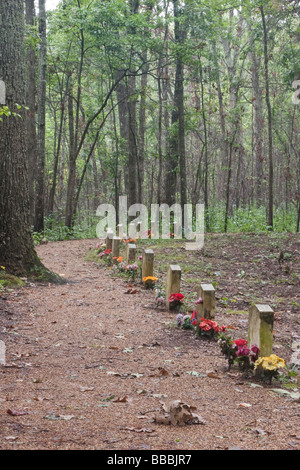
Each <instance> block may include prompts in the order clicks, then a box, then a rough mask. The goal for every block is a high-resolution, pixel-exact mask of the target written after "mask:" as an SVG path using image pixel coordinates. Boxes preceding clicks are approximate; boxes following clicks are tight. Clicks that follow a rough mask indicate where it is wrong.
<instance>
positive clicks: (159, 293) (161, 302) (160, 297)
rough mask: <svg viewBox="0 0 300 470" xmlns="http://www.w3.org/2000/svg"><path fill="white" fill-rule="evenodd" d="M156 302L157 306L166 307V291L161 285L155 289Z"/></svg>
mask: <svg viewBox="0 0 300 470" xmlns="http://www.w3.org/2000/svg"><path fill="white" fill-rule="evenodd" d="M155 302H156V308H158V307H165V305H166V298H165V295H164V291H163V290H162V288H161V287H157V288H156V289H155Z"/></svg>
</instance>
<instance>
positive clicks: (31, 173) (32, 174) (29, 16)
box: [25, 0, 37, 224]
mask: <svg viewBox="0 0 300 470" xmlns="http://www.w3.org/2000/svg"><path fill="white" fill-rule="evenodd" d="M25 6H26V24H27V27H29V28H33V27H34V26H35V22H36V16H35V7H34V0H26V2H25ZM26 62H27V70H26V72H27V74H26V107H27V108H28V110H27V111H26V119H25V123H26V154H27V161H28V184H29V186H28V191H29V210H30V222H31V223H32V224H33V223H34V214H35V179H36V164H37V161H36V160H37V159H36V156H37V135H36V98H37V90H36V71H37V57H36V53H35V49H34V47H33V45H32V44H29V45H28V49H27V54H26Z"/></svg>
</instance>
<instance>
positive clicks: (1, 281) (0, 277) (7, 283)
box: [0, 271, 24, 289]
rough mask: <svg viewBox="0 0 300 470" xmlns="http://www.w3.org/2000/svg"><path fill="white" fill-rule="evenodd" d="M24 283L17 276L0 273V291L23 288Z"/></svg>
mask: <svg viewBox="0 0 300 470" xmlns="http://www.w3.org/2000/svg"><path fill="white" fill-rule="evenodd" d="M23 286H24V281H23V280H22V279H20V278H19V277H17V276H14V275H12V274H9V273H6V272H4V271H0V289H1V288H2V289H3V288H6V289H16V288H17V287H23Z"/></svg>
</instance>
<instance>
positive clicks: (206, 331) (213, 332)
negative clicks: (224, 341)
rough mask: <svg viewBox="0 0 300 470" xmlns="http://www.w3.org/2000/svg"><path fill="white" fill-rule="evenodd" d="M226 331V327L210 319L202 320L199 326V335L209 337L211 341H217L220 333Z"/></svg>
mask: <svg viewBox="0 0 300 470" xmlns="http://www.w3.org/2000/svg"><path fill="white" fill-rule="evenodd" d="M225 330H226V326H220V325H218V323H217V322H216V321H214V320H210V319H209V318H200V322H199V325H198V326H197V334H198V335H200V336H207V337H208V338H209V339H215V338H216V337H217V335H218V334H219V333H222V332H224V331H225Z"/></svg>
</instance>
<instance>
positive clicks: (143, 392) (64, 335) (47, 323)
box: [0, 234, 300, 451]
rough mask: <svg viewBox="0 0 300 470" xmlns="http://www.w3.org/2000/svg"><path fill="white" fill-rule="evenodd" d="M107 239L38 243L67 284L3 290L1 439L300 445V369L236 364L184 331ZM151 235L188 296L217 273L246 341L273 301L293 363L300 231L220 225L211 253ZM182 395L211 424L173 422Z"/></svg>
mask: <svg viewBox="0 0 300 470" xmlns="http://www.w3.org/2000/svg"><path fill="white" fill-rule="evenodd" d="M96 243H97V240H74V241H62V242H55V243H47V244H44V245H40V246H38V247H37V251H38V254H39V256H40V257H41V259H42V261H43V263H44V265H45V266H46V267H47V268H50V269H51V270H53V271H55V272H56V273H58V274H60V275H61V276H63V277H64V278H65V279H66V281H67V282H66V283H65V284H63V285H55V284H43V283H34V284H33V283H31V282H26V284H25V287H22V288H19V289H15V290H11V291H6V292H2V294H1V293H0V340H2V341H3V342H4V343H5V345H6V364H5V365H0V449H2V450H10V449H17V450H33V449H35V450H39V449H41V450H46V449H49V450H65V449H66V450H69V449H79V450H94V449H98V450H115V451H117V450H132V451H133V450H150V451H151V450H166V451H172V450H173V451H174V450H181V449H184V450H228V449H229V450H231V449H241V450H296V449H300V431H299V422H300V401H299V393H298V394H297V392H299V388H300V381H299V369H298V373H297V375H294V376H293V377H291V378H290V377H288V376H286V378H285V380H281V381H275V382H272V383H271V384H268V383H265V382H262V381H259V380H258V379H257V378H255V377H252V376H250V377H248V378H245V377H244V376H243V375H242V374H241V373H240V372H239V370H238V369H236V368H235V367H233V368H232V369H231V371H228V367H227V362H226V360H225V358H224V356H222V354H221V353H220V348H219V346H218V344H217V342H216V341H209V340H206V339H204V338H196V337H195V335H194V333H193V331H191V330H182V329H179V328H178V327H177V326H176V321H175V320H176V314H175V315H174V313H171V312H168V311H166V309H164V308H160V309H158V308H157V307H156V304H155V301H154V294H153V292H152V291H151V290H145V289H143V287H142V285H140V284H139V283H136V285H134V290H133V292H135V294H134V295H132V294H126V293H127V292H128V287H129V286H128V281H127V280H126V279H125V278H124V277H121V276H120V275H117V274H116V273H115V272H114V271H113V269H112V268H110V267H107V266H106V265H105V264H103V262H100V263H99V262H98V261H95V259H94V258H93V256H92V254H93V252H94V248H95V246H96ZM143 246H147V247H152V248H154V249H155V273H154V275H156V276H157V277H158V278H159V279H160V280H162V283H163V282H164V280H165V277H166V269H167V266H168V265H169V264H179V265H180V266H181V269H182V289H181V292H183V293H184V294H185V295H186V302H187V306H190V307H191V308H192V306H193V304H194V301H195V298H196V297H195V292H196V290H197V287H198V285H199V284H200V282H214V285H215V288H216V298H217V305H216V321H217V322H218V324H219V325H225V326H227V327H228V330H227V331H228V332H229V334H230V335H231V336H232V337H233V338H234V339H237V338H247V331H248V311H249V308H250V305H251V303H252V302H255V303H264V304H269V305H271V307H272V308H273V309H274V312H275V322H274V353H275V354H277V355H279V356H280V357H282V358H284V360H285V361H286V363H287V364H289V363H290V361H291V355H292V353H293V349H292V344H293V343H294V342H297V341H298V342H299V341H300V290H299V279H300V278H299V274H300V261H299V260H300V250H299V237H297V236H296V235H291V234H284V235H280V234H277V235H275V234H272V235H264V234H262V235H254V234H247V235H238V234H236V235H234V234H228V235H222V234H220V235H208V236H207V237H206V241H205V245H204V249H203V250H201V252H200V253H199V252H192V251H186V250H185V249H184V243H183V242H182V241H181V242H180V241H176V242H175V241H173V242H171V241H164V242H163V241H161V242H157V243H154V242H153V241H151V240H147V241H139V243H138V249H139V251H140V252H141V250H142V247H143ZM281 251H282V252H283V256H281V258H280V256H279V255H280V252H281ZM291 392H292V393H291ZM297 396H298V399H297ZM295 397H296V398H295ZM173 400H181V401H182V402H184V403H186V404H187V405H188V406H191V407H195V408H196V410H194V408H192V409H193V410H194V413H196V414H197V415H200V421H198V424H194V423H192V424H186V425H184V426H178V425H171V424H163V423H161V422H159V421H158V420H157V419H156V417H157V413H159V411H160V409H161V406H162V403H167V402H171V401H173Z"/></svg>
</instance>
